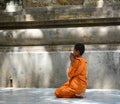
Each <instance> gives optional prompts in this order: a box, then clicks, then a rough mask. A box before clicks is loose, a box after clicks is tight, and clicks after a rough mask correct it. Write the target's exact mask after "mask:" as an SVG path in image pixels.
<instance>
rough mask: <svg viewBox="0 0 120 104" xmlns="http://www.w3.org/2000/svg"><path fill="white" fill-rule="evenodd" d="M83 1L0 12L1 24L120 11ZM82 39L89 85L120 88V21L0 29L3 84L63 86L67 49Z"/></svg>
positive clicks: (116, 14)
mask: <svg viewBox="0 0 120 104" xmlns="http://www.w3.org/2000/svg"><path fill="white" fill-rule="evenodd" d="M26 5H27V4H26ZM84 5H86V6H87V5H88V2H87V0H86V2H84ZM84 5H83V6H72V7H71V8H70V6H63V7H61V6H60V7H44V8H24V9H22V10H19V11H16V12H8V11H0V23H2V22H6V25H7V22H17V21H19V22H20V21H21V22H24V23H25V22H26V21H27V22H29V21H45V20H63V19H64V20H65V19H78V18H79V19H82V18H98V17H100V18H105V17H110V18H114V17H119V16H120V14H119V11H120V8H119V6H118V4H116V5H117V6H113V5H111V4H109V5H106V6H104V5H103V6H104V7H103V8H101V7H90V8H89V7H84ZM88 22H91V21H88ZM63 24H64V23H63ZM78 42H83V43H84V44H85V46H86V51H85V54H84V57H85V58H86V60H87V62H88V74H87V76H88V88H112V89H120V77H119V76H120V67H119V66H120V26H99V27H97V26H96V27H90V26H87V27H81V26H80V27H71V28H69V26H68V28H62V27H61V28H51V29H50V28H47V27H46V28H44V29H40V28H37V29H12V30H10V29H6V30H4V29H1V30H0V87H10V86H11V84H12V85H13V87H58V86H60V85H61V84H62V83H64V82H65V81H66V80H67V74H66V72H67V68H68V67H69V64H70V61H69V54H70V53H71V52H72V50H73V46H74V44H75V43H78ZM11 80H12V83H11Z"/></svg>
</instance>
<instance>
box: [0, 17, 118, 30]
mask: <svg viewBox="0 0 120 104" xmlns="http://www.w3.org/2000/svg"><path fill="white" fill-rule="evenodd" d="M117 25H120V18H91V19H68V20H67V19H65V20H48V21H29V22H28V21H26V22H0V29H2V30H5V29H7V30H8V29H34V28H65V27H66V28H68V27H91V26H117Z"/></svg>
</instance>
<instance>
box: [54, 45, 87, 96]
mask: <svg viewBox="0 0 120 104" xmlns="http://www.w3.org/2000/svg"><path fill="white" fill-rule="evenodd" d="M84 51H85V46H84V44H82V43H78V44H76V45H75V46H74V50H73V53H71V54H70V61H71V65H70V67H69V69H68V77H69V78H68V81H67V82H65V83H64V84H63V85H62V86H61V87H59V88H57V89H56V90H55V95H56V97H58V98H76V97H77V98H78V97H79V98H83V97H84V93H85V91H86V88H87V76H86V73H87V61H86V60H85V59H84V58H83V57H82V55H83V53H84Z"/></svg>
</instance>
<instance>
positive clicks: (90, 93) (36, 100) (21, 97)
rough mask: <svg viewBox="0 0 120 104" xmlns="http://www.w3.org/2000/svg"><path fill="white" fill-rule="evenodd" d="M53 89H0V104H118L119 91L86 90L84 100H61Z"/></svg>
mask: <svg viewBox="0 0 120 104" xmlns="http://www.w3.org/2000/svg"><path fill="white" fill-rule="evenodd" d="M54 90H55V89H54V88H0V104H120V90H102V89H87V92H86V98H84V99H79V98H71V99H65V98H64V99H63V98H56V97H55V96H54Z"/></svg>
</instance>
